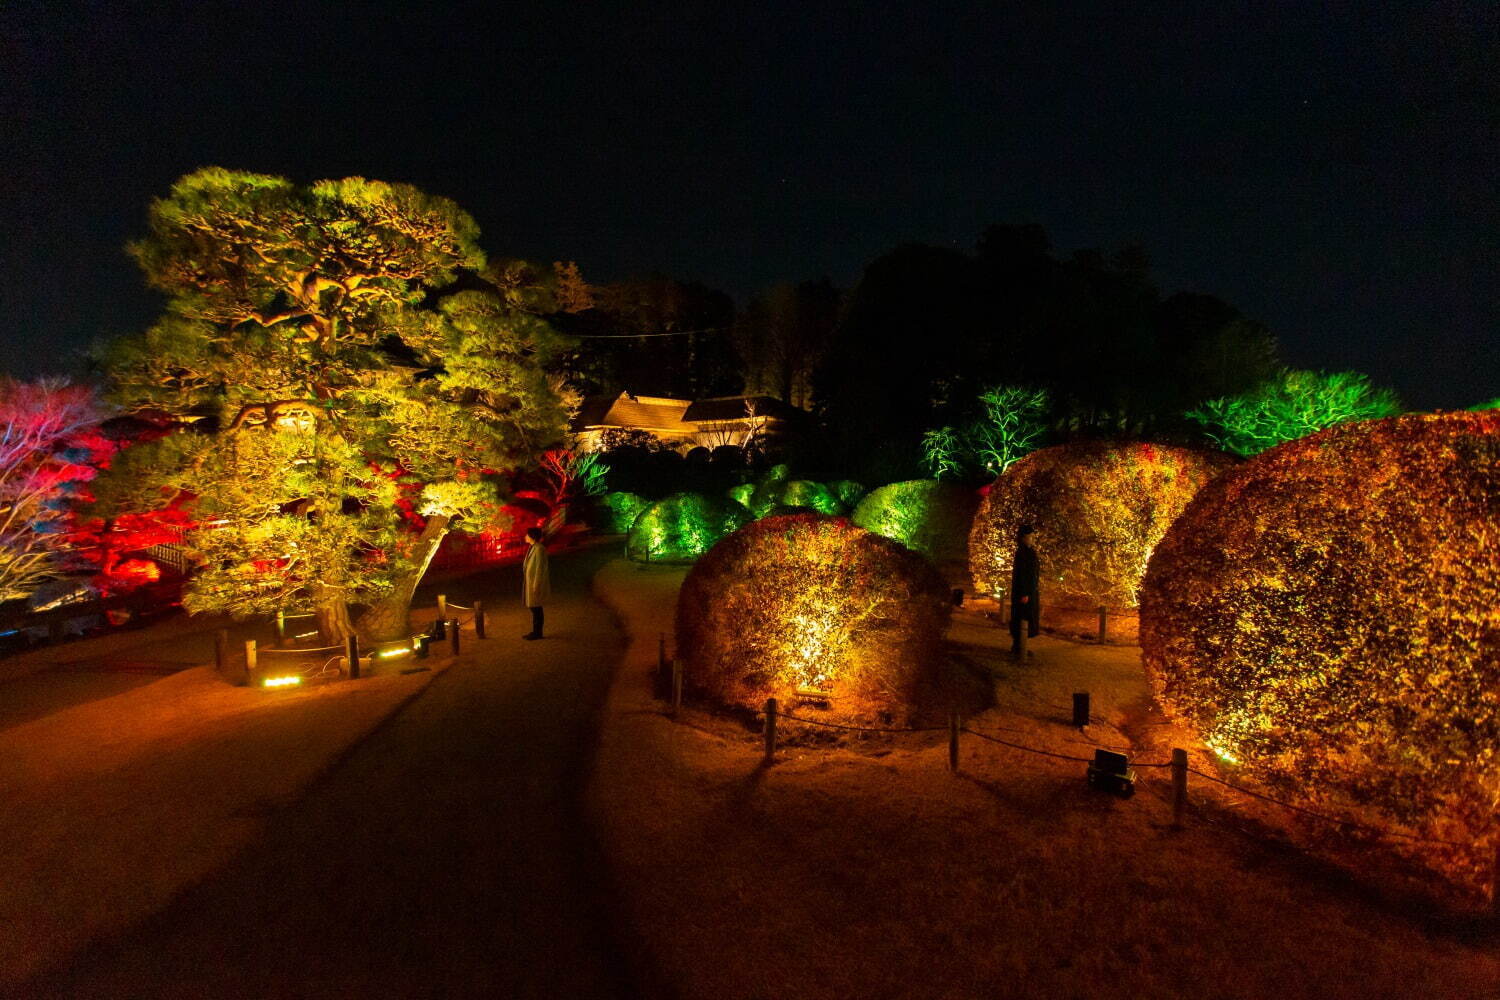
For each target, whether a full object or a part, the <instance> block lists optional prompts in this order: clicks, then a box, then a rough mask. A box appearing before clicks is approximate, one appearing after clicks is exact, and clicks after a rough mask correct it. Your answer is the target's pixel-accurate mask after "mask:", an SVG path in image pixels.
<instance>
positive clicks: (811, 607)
mask: <svg viewBox="0 0 1500 1000" xmlns="http://www.w3.org/2000/svg"><path fill="white" fill-rule="evenodd" d="M947 597H948V591H947V590H946V589H945V587H944V584H943V581H942V578H941V577H939V576H938V574H937V571H936V570H934V569H933V568H932V566H931V565H930V564H929V563H928V562H927V561H926V560H925V559H923V558H922V557H921V556H919V555H917V554H916V553H914V552H911V551H908V550H907V549H905V548H903V547H902V546H900V545H898V544H896V543H895V542H892V541H890V540H889V539H886V538H882V537H880V536H879V535H875V534H872V533H870V532H868V531H865V530H864V529H863V528H858V527H855V526H854V525H852V524H850V523H849V522H848V521H846V520H844V519H842V518H829V517H822V516H820V515H817V514H790V515H784V516H776V517H768V518H764V519H762V520H760V521H756V522H754V523H753V524H749V525H747V526H745V527H743V528H741V529H740V530H738V531H736V532H735V533H734V534H732V535H729V536H728V537H727V538H725V539H723V540H722V541H720V542H719V543H718V544H717V545H715V546H714V547H713V548H712V549H710V550H709V552H708V553H707V554H706V555H705V556H703V558H702V559H700V560H699V561H698V563H697V565H695V566H694V567H693V569H692V571H691V572H689V573H688V575H687V579H686V580H685V581H684V582H683V585H682V591H681V594H680V595H679V597H678V600H677V647H678V650H679V654H680V655H681V656H682V657H683V659H684V663H685V669H686V671H687V677H688V678H689V679H690V682H691V684H692V685H693V687H694V688H696V689H698V690H700V691H701V692H703V693H704V694H706V695H708V696H709V697H711V698H713V699H715V700H717V701H720V702H723V703H726V704H734V705H743V706H746V707H750V708H760V707H761V706H762V704H763V703H764V702H765V699H766V698H768V697H772V696H774V697H777V698H780V699H782V702H783V704H789V699H791V698H792V697H793V696H794V695H795V694H796V692H797V691H798V690H799V689H804V690H805V689H816V690H819V691H824V692H827V694H828V695H829V696H830V697H831V699H832V705H833V707H834V709H835V710H836V711H838V712H840V713H841V714H848V715H865V714H873V713H891V714H893V715H895V714H900V715H906V714H908V713H909V712H910V710H911V708H912V706H913V705H914V704H915V702H916V700H917V696H918V693H919V691H920V690H921V689H922V687H923V685H924V684H927V683H929V682H931V681H933V680H934V678H935V676H936V672H937V671H938V668H939V664H940V652H941V646H942V637H943V633H944V631H945V629H946V628H947V623H948V616H949V614H950V612H951V610H952V607H951V604H950V603H949V601H948V599H947Z"/></svg>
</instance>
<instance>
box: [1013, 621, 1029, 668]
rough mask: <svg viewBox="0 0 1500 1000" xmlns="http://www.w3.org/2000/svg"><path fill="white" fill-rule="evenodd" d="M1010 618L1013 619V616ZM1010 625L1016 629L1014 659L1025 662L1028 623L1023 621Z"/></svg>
mask: <svg viewBox="0 0 1500 1000" xmlns="http://www.w3.org/2000/svg"><path fill="white" fill-rule="evenodd" d="M1012 617H1014V616H1012ZM1012 624H1014V625H1015V628H1016V659H1018V660H1021V661H1022V662H1025V660H1026V642H1027V639H1028V638H1029V637H1028V636H1027V634H1026V633H1027V632H1028V631H1029V629H1028V625H1029V623H1028V622H1025V621H1019V622H1013V623H1012Z"/></svg>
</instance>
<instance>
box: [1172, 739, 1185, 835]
mask: <svg viewBox="0 0 1500 1000" xmlns="http://www.w3.org/2000/svg"><path fill="white" fill-rule="evenodd" d="M1187 768H1188V758H1187V751H1186V750H1182V749H1179V748H1173V750H1172V829H1174V830H1180V829H1182V811H1183V809H1185V808H1187Z"/></svg>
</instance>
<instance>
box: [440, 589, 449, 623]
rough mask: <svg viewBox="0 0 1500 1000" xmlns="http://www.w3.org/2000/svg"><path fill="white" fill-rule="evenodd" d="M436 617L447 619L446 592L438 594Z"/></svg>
mask: <svg viewBox="0 0 1500 1000" xmlns="http://www.w3.org/2000/svg"><path fill="white" fill-rule="evenodd" d="M438 617H439V618H441V619H442V620H443V621H447V620H448V595H447V594H439V595H438Z"/></svg>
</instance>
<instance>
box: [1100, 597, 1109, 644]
mask: <svg viewBox="0 0 1500 1000" xmlns="http://www.w3.org/2000/svg"><path fill="white" fill-rule="evenodd" d="M1108 635H1109V609H1108V608H1106V607H1105V606H1104V605H1102V604H1101V605H1099V641H1100V642H1104V641H1105V637H1106V636H1108Z"/></svg>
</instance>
